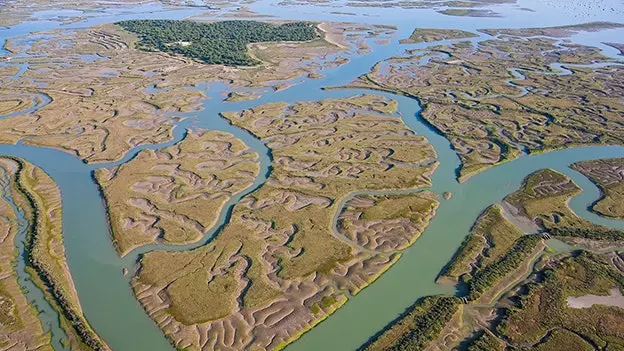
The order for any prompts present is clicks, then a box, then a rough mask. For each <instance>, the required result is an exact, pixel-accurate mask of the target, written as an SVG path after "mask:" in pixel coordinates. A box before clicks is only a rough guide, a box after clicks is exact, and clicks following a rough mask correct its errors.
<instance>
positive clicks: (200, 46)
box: [117, 20, 320, 66]
mask: <svg viewBox="0 0 624 351" xmlns="http://www.w3.org/2000/svg"><path fill="white" fill-rule="evenodd" d="M117 24H118V25H119V26H121V27H122V28H123V29H125V30H127V31H130V32H132V33H136V34H137V35H138V36H139V42H137V48H139V49H141V50H145V51H162V52H167V53H172V54H180V55H182V56H184V57H188V58H191V59H196V60H199V61H201V62H204V63H207V64H221V65H228V66H252V65H257V64H258V63H259V61H258V60H255V59H253V58H252V57H250V56H249V55H248V54H247V45H248V44H251V43H259V42H272V41H309V40H313V39H318V38H320V35H319V34H318V32H317V31H316V27H315V25H314V24H313V23H308V22H291V23H284V24H281V25H276V24H270V23H266V22H258V21H221V22H214V23H201V22H193V21H176V20H132V21H122V22H118V23H117Z"/></svg>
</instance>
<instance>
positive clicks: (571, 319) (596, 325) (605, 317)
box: [496, 251, 624, 350]
mask: <svg viewBox="0 0 624 351" xmlns="http://www.w3.org/2000/svg"><path fill="white" fill-rule="evenodd" d="M549 266H550V267H551V268H550V267H549V268H546V269H544V270H543V271H541V272H540V273H539V276H541V277H542V278H541V279H540V280H538V281H536V282H532V283H529V284H528V285H527V286H526V287H525V289H524V290H525V291H526V292H525V293H524V294H523V295H522V296H521V298H520V303H519V306H518V307H512V308H508V309H507V310H506V315H505V318H504V320H503V321H502V322H501V323H500V325H499V326H498V327H497V328H496V332H497V333H498V334H500V335H502V336H503V337H504V338H505V339H506V340H508V341H509V342H510V343H511V344H513V345H527V344H529V345H531V344H535V343H537V342H541V344H539V345H538V346H540V348H539V349H543V350H563V349H566V350H572V349H574V350H584V349H588V347H587V346H588V345H587V343H589V344H590V345H589V346H594V348H593V349H607V350H620V349H622V348H623V347H624V310H622V309H621V308H618V307H609V306H603V305H593V306H591V307H589V308H570V307H568V305H567V298H568V297H569V296H582V295H586V294H599V295H608V294H609V290H610V289H612V288H613V287H617V288H619V289H620V290H621V291H622V290H624V277H623V276H622V275H621V274H620V273H619V272H617V271H616V270H615V269H614V268H612V266H610V264H609V262H608V260H607V258H606V257H605V256H600V255H596V254H591V253H589V252H586V251H583V252H580V253H577V254H576V256H571V257H566V258H564V259H561V260H559V261H557V262H553V263H551V264H550V265H549ZM557 330H566V331H569V332H571V333H572V334H575V335H577V336H580V337H578V338H573V337H572V336H571V335H569V334H565V336H566V337H565V338H564V337H563V335H556V334H555V331H557ZM545 336H547V337H546V338H544V337H545ZM553 338H554V339H555V340H560V341H561V343H560V344H557V343H555V342H554V341H552V339H553ZM571 343H574V345H571ZM564 345H567V347H564Z"/></svg>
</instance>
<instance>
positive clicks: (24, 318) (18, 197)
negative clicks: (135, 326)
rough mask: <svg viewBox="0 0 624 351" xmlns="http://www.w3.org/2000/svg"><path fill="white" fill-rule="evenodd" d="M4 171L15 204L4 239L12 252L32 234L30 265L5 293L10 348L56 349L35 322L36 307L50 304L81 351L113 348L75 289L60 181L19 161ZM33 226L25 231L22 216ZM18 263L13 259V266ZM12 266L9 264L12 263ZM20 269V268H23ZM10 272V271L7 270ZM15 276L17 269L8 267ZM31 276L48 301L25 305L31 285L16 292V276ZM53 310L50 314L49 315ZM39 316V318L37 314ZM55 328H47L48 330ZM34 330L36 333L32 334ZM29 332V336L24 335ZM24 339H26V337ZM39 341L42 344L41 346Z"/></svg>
mask: <svg viewBox="0 0 624 351" xmlns="http://www.w3.org/2000/svg"><path fill="white" fill-rule="evenodd" d="M1 162H2V169H3V171H4V172H5V180H6V181H8V182H10V183H9V184H5V186H4V188H3V192H10V194H4V196H5V197H4V201H5V202H6V201H9V200H10V201H12V204H11V205H9V204H8V203H3V210H5V211H6V214H5V217H4V218H6V221H8V222H5V230H6V236H5V239H4V243H5V245H3V247H5V248H7V249H6V250H8V251H5V252H6V253H9V252H11V253H13V252H15V251H13V250H9V249H10V248H11V246H10V245H8V244H10V243H11V241H12V240H15V239H14V238H15V235H16V233H17V232H18V231H20V230H24V231H26V233H25V237H24V238H23V239H22V240H25V244H24V245H25V246H24V250H25V251H24V252H17V254H20V255H24V256H23V257H24V258H25V260H26V262H25V266H24V267H23V270H24V271H23V272H17V273H15V272H14V273H12V274H10V275H8V276H7V281H6V284H7V287H6V288H5V289H3V291H4V292H5V294H4V296H3V300H2V301H3V303H2V304H3V307H4V308H5V309H6V312H7V313H6V319H4V320H3V322H2V323H1V324H2V326H3V329H4V328H6V329H7V332H3V333H2V334H3V335H2V337H3V339H5V340H3V343H6V345H7V346H11V347H13V346H15V347H17V345H21V344H26V345H30V344H32V345H31V346H29V347H34V348H38V347H42V348H44V349H45V348H49V349H54V348H52V347H53V346H54V347H55V348H56V347H58V345H56V344H52V342H51V341H50V335H49V334H48V333H47V332H46V333H45V334H44V333H43V330H42V329H41V324H39V323H38V322H39V321H38V320H36V319H35V321H33V316H35V315H36V312H37V311H36V310H35V306H36V305H33V303H36V304H41V303H47V304H49V305H50V306H51V308H52V309H53V310H54V311H55V312H56V314H57V315H56V318H58V323H59V324H60V325H59V328H61V329H62V330H64V332H65V333H66V335H67V341H65V342H66V343H67V344H68V345H69V346H70V347H71V348H72V349H75V350H109V348H108V346H107V345H106V344H105V343H104V342H103V341H102V340H101V339H100V338H99V336H98V335H97V334H96V333H95V332H94V331H93V329H92V328H91V326H90V325H89V324H88V322H87V321H86V319H85V317H84V315H83V312H82V307H81V306H80V302H79V300H78V295H77V292H76V289H75V287H74V283H73V280H72V277H71V273H70V271H69V268H68V266H67V262H66V257H65V249H64V247H63V235H62V223H61V194H60V191H59V189H58V188H57V187H56V185H55V184H54V181H53V180H52V179H51V178H50V177H49V176H48V175H47V174H46V173H45V172H44V171H43V170H41V169H40V168H38V167H36V166H34V165H32V164H30V163H28V162H25V161H23V160H21V159H17V158H2V159H1ZM11 211H12V212H11ZM21 216H23V218H24V219H25V220H26V221H28V223H31V224H30V225H29V226H28V227H27V228H20V227H19V225H18V223H19V221H18V218H17V217H21ZM13 260H15V257H13V258H12V259H11V260H10V261H9V262H11V261H13ZM9 262H7V263H9ZM19 266H20V265H19V264H18V265H17V267H19ZM6 268H8V269H6ZM5 269H6V270H7V271H9V272H13V269H14V267H12V265H9V266H8V267H5ZM19 274H28V275H29V278H28V280H30V281H31V282H32V284H34V285H33V287H34V288H36V289H40V290H41V292H42V293H43V294H42V295H43V298H45V302H41V301H33V300H32V299H33V296H32V295H31V296H29V297H28V302H27V303H25V301H24V296H23V295H21V294H20V293H19V290H21V291H27V290H26V289H28V288H30V287H26V286H23V285H22V286H20V287H19V288H18V291H16V289H15V280H14V279H15V275H19ZM46 312H48V313H49V312H50V311H46ZM33 313H35V314H33ZM49 329H50V327H49V326H48V327H46V331H48V330H49ZM28 332H31V333H32V335H28ZM23 333H26V334H23ZM20 335H21V336H20ZM38 343H39V344H40V345H38Z"/></svg>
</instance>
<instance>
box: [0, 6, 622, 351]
mask: <svg viewBox="0 0 624 351" xmlns="http://www.w3.org/2000/svg"><path fill="white" fill-rule="evenodd" d="M274 3H275V1H266V0H265V1H259V2H257V3H254V4H252V5H251V8H252V10H255V11H257V12H260V13H271V14H273V15H275V16H278V18H287V19H305V20H308V19H310V18H314V19H315V20H332V21H357V22H366V23H379V24H393V25H397V26H398V30H397V35H396V38H395V39H394V40H393V41H392V43H391V44H390V45H379V44H375V43H372V42H371V43H369V44H370V46H371V47H372V48H373V51H372V52H371V53H369V54H366V55H361V56H350V57H349V59H350V62H349V63H348V64H346V65H344V66H341V67H339V68H332V69H328V70H325V71H323V72H322V73H323V74H324V75H325V78H322V79H317V80H309V79H303V78H300V79H297V82H298V83H299V84H297V85H295V86H294V87H292V88H290V89H287V90H284V91H281V92H276V93H269V94H265V95H263V96H262V97H261V98H260V99H258V100H254V101H242V102H232V103H226V102H223V99H224V97H225V95H226V94H227V92H229V88H228V86H226V85H224V84H210V85H206V86H202V87H199V89H204V90H205V93H206V95H207V96H208V99H206V101H205V102H204V104H203V109H202V110H201V111H198V112H192V113H185V114H176V116H184V117H189V118H187V119H185V120H184V121H182V122H179V123H178V125H177V127H176V129H175V130H174V140H172V141H170V142H167V143H163V144H158V145H144V146H140V147H136V148H134V149H133V150H132V151H131V152H129V153H128V154H127V155H126V156H125V157H124V158H123V160H121V161H119V162H112V163H107V164H98V165H85V164H84V163H82V162H81V161H80V160H78V159H77V158H75V157H74V156H71V155H69V154H66V153H63V152H61V151H58V150H53V149H46V148H40V147H32V146H26V145H0V154H8V155H13V156H19V157H23V158H25V159H26V160H28V161H30V162H32V163H34V164H36V165H38V166H40V167H42V168H43V169H44V170H45V171H46V172H47V173H48V174H49V175H50V176H51V177H52V178H53V179H54V180H55V181H56V182H57V184H58V185H59V187H60V188H61V190H62V194H63V224H64V235H65V245H66V250H67V256H68V263H69V267H70V269H71V272H72V275H73V277H74V280H75V284H76V288H77V290H78V293H79V296H80V301H81V304H82V306H83V309H84V312H85V315H86V317H87V318H88V320H89V322H90V323H91V324H92V326H93V327H94V328H95V330H96V331H97V332H98V333H99V334H100V335H101V336H102V337H103V338H104V339H105V340H106V342H107V343H108V344H109V345H110V346H111V347H112V348H113V349H114V350H171V349H172V347H171V346H170V345H169V344H168V342H167V341H166V339H165V338H164V337H163V335H162V334H161V333H160V331H159V330H158V328H157V327H156V325H155V324H154V323H153V322H152V321H151V320H150V319H149V318H148V317H147V315H146V314H145V313H144V311H143V309H142V308H141V307H140V306H139V304H138V303H137V301H136V300H135V298H134V296H133V294H132V292H131V290H130V287H129V284H128V280H129V278H128V277H123V276H122V274H121V271H122V268H130V269H131V268H132V266H133V265H134V264H135V262H136V259H137V257H138V256H137V255H139V254H141V253H144V252H147V251H150V250H155V249H167V250H185V249H189V248H192V247H197V246H199V245H203V244H205V243H206V242H207V241H209V240H210V238H211V237H212V236H213V235H214V234H215V232H216V231H217V230H218V229H219V228H220V227H221V225H222V224H223V223H225V222H226V221H227V219H228V218H229V213H230V211H231V208H232V206H234V205H235V204H236V202H237V201H238V200H239V199H240V198H241V197H242V196H244V195H245V194H247V193H249V192H251V191H252V190H254V189H256V188H257V187H258V186H261V185H262V184H263V183H264V181H265V180H266V179H267V177H268V175H269V173H270V170H271V161H272V160H271V156H270V150H268V149H267V147H266V146H265V145H264V144H263V143H262V142H261V141H260V140H258V139H257V138H255V137H254V136H253V135H251V134H250V133H249V132H247V131H244V130H241V129H239V128H237V127H234V126H232V125H230V124H229V123H227V121H225V120H224V119H223V118H221V117H220V116H219V112H222V111H236V110H241V109H247V108H251V107H254V106H257V105H260V104H264V103H268V102H275V101H286V102H290V103H294V102H296V101H315V100H321V99H326V98H342V97H349V96H353V95H357V94H362V93H372V94H377V95H383V96H386V97H388V98H393V99H396V100H398V102H399V115H400V116H401V118H402V119H403V121H404V122H405V123H406V124H407V125H408V126H409V127H410V128H411V129H413V130H415V131H416V132H417V133H418V134H420V135H423V136H425V137H427V139H428V140H429V141H430V143H431V144H432V145H433V146H434V148H435V150H436V152H437V153H438V161H439V162H440V166H439V167H438V169H437V171H436V172H435V174H434V176H433V177H432V180H433V186H432V188H431V190H432V191H434V192H436V193H439V194H441V193H442V192H445V191H449V192H451V193H453V198H452V199H451V200H442V202H441V204H440V207H439V209H438V211H437V215H436V216H435V217H434V219H433V220H432V221H431V223H430V225H429V227H428V228H427V230H426V231H425V233H424V234H423V235H422V236H421V237H420V238H419V239H418V241H417V242H416V243H415V244H414V245H413V246H412V247H411V248H409V249H408V250H406V251H405V254H404V255H403V257H402V258H401V260H399V262H398V263H397V264H395V265H394V266H393V267H392V268H391V269H390V270H389V271H388V272H387V273H385V274H384V275H382V277H381V278H379V279H378V280H377V281H376V282H375V283H374V284H373V285H371V286H370V287H369V288H366V289H364V290H363V291H362V292H360V293H359V294H358V295H357V296H355V297H353V298H352V299H351V300H350V301H349V302H348V303H347V304H346V305H345V306H344V307H343V308H341V309H339V310H338V311H337V312H336V313H335V314H334V315H332V317H331V318H328V319H327V320H326V321H325V322H323V323H321V324H320V325H319V326H317V327H315V328H314V329H313V330H311V331H310V332H308V333H306V334H305V335H304V336H303V337H302V338H301V339H300V340H299V341H297V342H295V343H294V344H292V345H291V346H289V347H288V349H289V350H310V351H312V350H322V349H327V350H349V349H356V348H357V347H359V346H360V345H361V344H362V343H364V342H365V341H366V340H367V338H368V337H370V336H371V335H373V334H374V333H376V332H377V331H379V330H380V329H381V328H382V327H383V326H385V325H386V324H387V323H388V322H389V321H391V320H392V319H394V318H396V317H397V316H398V314H400V313H401V312H403V310H404V309H405V308H406V307H408V306H409V305H411V304H412V303H413V302H414V301H415V300H417V299H418V298H419V297H422V296H425V295H431V294H437V293H453V291H452V290H451V288H448V287H447V288H445V287H442V286H439V285H436V284H435V283H434V280H435V278H436V276H437V275H438V273H439V271H440V269H441V268H442V267H443V266H444V265H445V264H446V263H447V261H448V259H449V258H450V257H451V256H452V255H453V253H454V252H455V250H456V249H457V247H458V246H459V244H460V243H461V241H462V240H463V238H464V236H465V235H466V234H468V232H469V230H470V227H471V226H472V224H473V222H474V220H475V219H476V217H477V216H478V215H479V213H480V212H481V211H482V210H483V209H484V208H485V207H487V206H489V205H491V204H492V203H495V202H499V201H500V200H501V199H502V198H503V197H504V196H505V195H507V194H508V193H510V192H512V191H514V190H515V189H517V187H518V186H519V185H520V183H521V181H522V179H523V178H524V177H525V176H526V175H528V174H529V173H531V172H533V171H535V170H538V169H541V168H548V167H550V168H554V169H556V170H558V171H561V172H563V173H565V174H567V175H569V176H570V177H571V178H572V179H574V181H575V182H576V183H577V184H579V186H581V187H582V188H583V189H584V191H583V193H582V194H580V195H579V196H577V197H575V198H574V199H573V200H572V201H571V207H572V209H573V210H574V211H575V212H576V213H577V214H579V215H580V216H582V217H583V218H587V219H589V220H592V221H594V222H596V223H599V224H604V225H608V226H610V227H614V228H624V224H623V223H622V222H620V221H613V220H607V219H604V218H601V217H598V216H596V215H595V214H592V213H590V212H588V211H587V206H588V205H589V204H591V203H592V202H593V201H595V200H596V199H597V198H598V189H597V188H596V187H595V186H594V185H593V184H592V183H591V182H589V180H587V179H586V178H585V177H583V176H582V175H580V174H579V173H577V172H575V171H572V170H571V169H569V168H568V165H569V164H570V163H573V162H577V161H580V160H588V159H597V158H606V157H623V156H624V147H619V146H599V147H582V148H574V149H567V150H561V151H554V152H549V153H546V154H540V155H531V156H524V157H521V158H520V159H518V160H515V161H511V162H507V163H505V164H502V165H499V166H497V167H495V168H492V169H489V170H487V171H485V172H483V173H481V174H478V175H476V176H474V177H473V178H471V179H469V180H468V181H467V182H466V183H464V184H459V183H457V182H456V180H455V171H456V169H457V167H458V166H459V159H458V157H457V155H456V154H455V153H454V152H453V151H452V149H451V147H450V144H449V142H448V140H446V139H445V138H444V137H442V136H440V135H439V134H437V133H436V132H435V131H434V130H432V129H431V128H430V127H429V126H428V125H427V124H426V123H424V122H423V121H422V120H421V119H420V117H419V115H418V112H419V111H420V107H419V104H418V101H416V100H414V99H410V98H407V97H404V96H396V95H393V94H389V93H380V92H375V91H369V90H359V89H358V90H356V89H349V90H322V89H321V88H323V87H331V86H340V85H343V84H346V83H349V82H350V81H352V80H353V79H354V78H356V77H357V76H359V75H360V74H363V73H366V72H368V71H369V69H370V68H371V67H372V66H373V65H374V64H375V63H377V62H378V61H381V60H384V59H386V58H389V57H392V56H394V55H398V54H402V53H403V52H404V51H405V50H406V49H414V48H422V47H426V46H429V45H437V44H440V43H442V44H447V43H450V42H451V41H443V42H438V43H430V44H417V45H399V44H398V39H400V38H403V37H406V36H408V35H409V34H410V33H411V31H412V30H413V28H414V27H415V26H421V27H437V28H460V29H466V30H475V29H477V28H484V27H501V28H508V27H527V26H537V25H539V26H552V25H563V24H570V23H568V22H584V21H585V19H583V20H577V19H572V20H570V19H568V18H563V16H552V14H549V13H547V12H548V11H551V10H552V9H550V10H549V8H548V7H545V5H543V4H540V5H539V10H538V12H536V13H528V12H526V11H522V10H520V9H519V8H520V7H521V6H525V5H526V6H529V5H531V1H520V3H519V4H518V5H497V6H494V9H495V10H496V11H497V12H500V13H503V14H505V15H506V16H507V17H506V18H478V19H477V18H470V17H451V16H444V15H441V14H438V13H436V12H435V11H431V10H403V9H401V10H397V9H371V8H351V7H347V8H343V9H342V10H343V11H345V12H354V13H356V16H349V15H340V14H332V13H331V12H334V11H337V9H336V8H333V7H329V8H327V7H315V6H308V5H303V6H292V7H277V6H275V5H274ZM198 11H199V10H197V9H178V10H167V9H166V8H163V7H162V6H160V5H153V4H152V5H141V6H138V7H135V8H132V9H129V8H125V9H122V8H119V9H113V10H102V11H100V12H95V13H89V14H88V16H87V19H86V20H85V21H83V22H78V23H73V24H70V25H66V26H62V27H61V26H60V24H59V22H57V21H54V20H53V19H54V18H55V17H54V16H56V15H54V14H53V13H50V12H45V13H42V14H40V15H41V16H40V17H39V19H38V20H36V21H33V22H28V23H24V24H20V25H17V26H14V27H12V28H10V29H8V30H0V42H2V41H3V40H4V39H6V38H10V37H15V36H20V35H24V34H27V33H28V32H30V31H39V30H49V29H55V28H79V27H84V26H89V25H93V24H99V23H107V22H114V21H118V20H122V19H131V18H183V17H186V16H189V15H193V14H197V13H198ZM64 14H65V13H64ZM588 16H590V17H591V19H594V20H595V19H605V20H609V19H612V18H610V16H611V15H610V14H603V15H602V17H601V15H600V14H589V15H588ZM592 16H593V17H592ZM618 33H619V34H618ZM623 33H624V31H621V30H615V31H609V33H608V35H607V36H608V37H610V38H611V37H614V38H615V37H617V35H622V34H623ZM486 37H487V36H486V35H482V36H481V37H480V38H486ZM573 38H574V39H575V40H577V39H578V41H579V42H582V43H584V44H593V45H598V46H599V47H600V48H601V49H603V52H604V53H605V54H607V55H609V54H610V55H614V54H615V51H614V50H613V48H610V47H607V46H604V45H602V44H600V43H599V41H603V39H604V37H601V36H599V35H596V34H595V33H592V35H584V36H583V35H579V36H574V37H573ZM475 40H479V39H475ZM604 41H614V40H604ZM5 64H10V63H5ZM22 73H23V72H22ZM5 117H7V116H5ZM195 127H201V128H207V129H215V130H221V131H226V132H229V133H232V134H234V135H235V136H237V137H238V138H240V139H242V140H243V141H244V142H245V143H246V144H247V145H249V147H250V148H252V149H254V150H255V151H256V152H258V153H259V154H260V162H261V171H260V174H259V176H258V177H257V178H256V181H255V182H254V185H253V186H252V187H250V188H249V189H247V190H246V191H245V192H243V193H242V194H239V195H238V196H235V197H233V198H232V199H231V200H230V201H228V203H227V204H226V206H225V209H224V210H223V211H222V213H221V215H220V217H219V221H218V224H217V225H216V226H215V227H214V228H213V229H212V230H210V231H209V232H208V233H206V237H205V238H204V240H203V241H202V242H200V243H197V244H192V245H185V246H165V245H149V246H145V247H142V248H139V249H137V250H134V251H133V252H132V253H130V254H129V255H127V256H126V257H124V258H123V259H120V258H119V257H118V256H117V254H116V252H115V250H114V248H113V246H112V244H111V241H110V239H109V232H108V228H107V223H106V218H105V209H104V206H103V203H102V201H101V199H100V195H99V192H98V189H97V187H96V185H95V184H94V182H93V180H92V178H91V171H92V170H93V169H95V168H98V167H110V166H114V165H118V164H121V163H123V162H126V161H128V160H129V159H131V158H132V157H134V155H136V153H137V152H139V151H140V150H143V149H147V148H150V149H159V148H163V147H166V146H169V145H171V144H173V143H175V142H177V141H179V140H181V139H182V138H183V137H184V135H185V130H186V128H195Z"/></svg>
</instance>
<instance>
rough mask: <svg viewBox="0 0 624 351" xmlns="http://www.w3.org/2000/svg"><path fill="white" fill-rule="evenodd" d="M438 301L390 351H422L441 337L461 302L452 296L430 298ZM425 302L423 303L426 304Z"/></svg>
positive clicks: (417, 317) (418, 317)
mask: <svg viewBox="0 0 624 351" xmlns="http://www.w3.org/2000/svg"><path fill="white" fill-rule="evenodd" d="M430 298H432V299H436V300H435V302H433V304H432V306H431V309H430V310H429V311H427V312H425V313H424V314H422V315H417V316H416V317H415V318H414V328H413V329H412V330H411V331H410V332H409V333H407V334H405V335H403V336H402V337H401V338H399V339H398V340H397V342H396V343H395V344H394V345H393V346H392V347H391V348H389V351H412V350H422V349H424V348H425V347H426V346H427V344H429V342H431V341H432V340H434V339H436V338H437V337H438V336H440V333H441V332H442V330H444V327H446V325H447V323H448V322H450V320H451V319H452V318H453V316H454V315H455V313H457V310H458V308H459V305H460V303H461V301H460V300H459V299H458V298H456V297H452V296H442V297H430ZM424 303H425V302H423V304H424Z"/></svg>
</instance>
